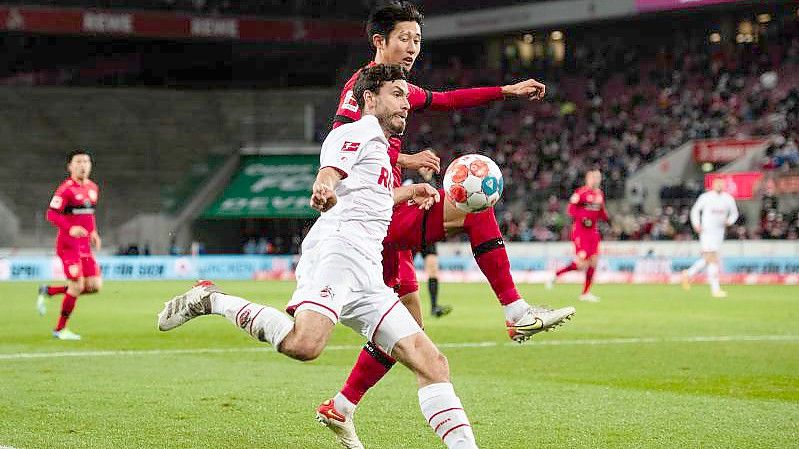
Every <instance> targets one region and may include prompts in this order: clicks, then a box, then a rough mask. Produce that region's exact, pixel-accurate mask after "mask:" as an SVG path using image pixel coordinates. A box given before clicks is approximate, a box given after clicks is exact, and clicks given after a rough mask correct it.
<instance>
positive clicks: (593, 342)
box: [0, 335, 799, 449]
mask: <svg viewBox="0 0 799 449" xmlns="http://www.w3.org/2000/svg"><path fill="white" fill-rule="evenodd" d="M768 341H777V342H799V335H717V336H692V337H665V338H662V337H633V338H604V339H577V340H543V341H537V342H534V343H532V344H526V345H519V344H517V343H512V342H496V341H483V342H464V343H437V346H438V347H439V348H442V349H461V348H491V347H497V346H514V347H527V348H535V347H537V346H581V345H587V346H603V345H625V344H657V343H723V342H768ZM360 348H361V346H360V345H330V346H328V347H327V348H325V350H326V351H355V350H358V349H360ZM273 351H274V350H273V349H272V347H249V348H243V347H242V348H192V349H141V350H111V351H102V350H99V351H55V352H18V353H5V354H3V353H0V360H31V359H41V358H56V357H118V356H148V355H182V354H227V353H243V352H273ZM0 449H8V448H6V447H5V446H0ZM10 449H14V448H10Z"/></svg>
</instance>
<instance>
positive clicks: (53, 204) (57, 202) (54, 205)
mask: <svg viewBox="0 0 799 449" xmlns="http://www.w3.org/2000/svg"><path fill="white" fill-rule="evenodd" d="M63 205H64V199H63V198H61V197H60V196H58V195H56V196H54V197H53V199H52V200H50V208H51V209H61V206H63Z"/></svg>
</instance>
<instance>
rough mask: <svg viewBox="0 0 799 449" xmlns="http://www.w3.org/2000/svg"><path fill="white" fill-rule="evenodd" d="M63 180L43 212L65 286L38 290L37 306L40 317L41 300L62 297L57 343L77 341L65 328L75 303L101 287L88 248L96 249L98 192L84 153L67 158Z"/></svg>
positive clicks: (43, 309) (76, 151) (88, 158)
mask: <svg viewBox="0 0 799 449" xmlns="http://www.w3.org/2000/svg"><path fill="white" fill-rule="evenodd" d="M67 171H68V172H69V178H67V179H66V180H65V181H64V182H62V183H61V185H59V186H58V188H57V189H56V191H55V194H54V195H53V199H52V200H50V208H49V209H48V210H47V220H48V221H49V222H50V223H52V224H53V226H55V227H56V228H58V236H57V237H56V254H57V255H58V257H59V258H61V262H62V263H63V265H64V275H65V276H66V277H67V285H59V286H55V285H50V286H47V285H42V286H41V287H39V298H38V302H37V306H38V309H39V313H40V314H42V315H43V314H44V312H45V311H46V308H45V301H44V298H45V296H53V295H59V294H63V295H64V299H63V301H62V302H61V315H60V316H59V318H58V323H57V324H56V327H55V329H54V330H53V336H54V337H55V338H58V339H59V340H80V335H78V334H76V333H74V332H72V331H70V330H69V329H68V328H67V327H66V326H67V320H69V317H70V315H71V314H72V311H73V310H74V309H75V302H76V301H77V300H78V296H79V295H82V294H89V293H97V292H98V291H99V290H100V288H101V287H102V285H103V280H102V278H101V277H100V267H99V266H98V265H97V261H96V260H95V259H94V255H93V254H92V249H91V246H92V245H93V246H94V247H95V248H97V249H100V246H101V241H100V235H99V234H98V233H97V225H96V223H95V220H94V208H95V207H96V206H97V200H98V198H99V195H100V190H99V188H98V187H97V184H95V183H94V182H92V181H91V180H90V179H89V174H91V171H92V158H91V156H90V155H89V153H87V152H86V151H83V150H75V151H73V152H71V153H69V155H68V156H67Z"/></svg>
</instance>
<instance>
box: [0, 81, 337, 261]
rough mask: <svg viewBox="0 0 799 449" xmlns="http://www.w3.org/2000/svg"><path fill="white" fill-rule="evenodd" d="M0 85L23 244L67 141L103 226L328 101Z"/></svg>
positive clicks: (314, 95) (7, 174)
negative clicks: (82, 151)
mask: <svg viewBox="0 0 799 449" xmlns="http://www.w3.org/2000/svg"><path fill="white" fill-rule="evenodd" d="M0 90H1V91H2V94H0V98H2V100H0V132H2V134H3V135H4V136H5V138H4V139H3V140H2V143H0V145H1V146H0V151H2V153H3V154H13V155H15V157H14V158H8V159H7V160H6V162H5V163H4V164H2V165H0V192H2V195H3V196H4V197H5V198H4V199H5V200H6V202H7V204H9V205H11V208H12V212H14V213H15V214H16V215H17V217H18V218H19V219H20V221H21V223H22V227H23V230H24V231H25V232H24V233H23V235H22V236H21V237H22V240H21V242H23V243H27V244H28V246H37V244H42V245H47V246H49V238H50V236H51V235H52V232H51V230H50V229H49V224H48V223H47V222H46V221H45V220H44V212H45V210H46V207H47V203H48V201H49V198H50V195H52V191H53V189H54V188H55V186H56V182H57V181H58V179H59V177H60V176H61V174H62V173H63V172H64V170H63V167H64V165H63V164H64V161H63V158H64V155H65V154H66V153H67V152H68V151H69V150H71V149H73V148H81V147H86V148H88V149H89V150H90V151H92V152H93V154H94V156H95V163H96V165H95V172H96V174H97V175H96V176H97V179H98V182H99V183H100V187H101V189H102V201H101V205H100V207H99V210H98V224H99V226H100V227H101V229H108V230H111V229H114V228H115V227H117V226H119V225H122V224H123V223H125V222H126V221H127V220H130V219H132V218H133V217H135V216H136V215H137V214H140V213H156V212H160V211H162V210H170V209H172V210H174V209H175V208H178V207H179V203H180V202H181V201H182V199H181V195H183V197H185V195H186V193H185V192H186V190H187V189H186V188H185V186H184V185H183V183H185V182H187V179H194V182H195V183H196V182H197V176H196V173H197V172H199V173H200V174H202V173H205V172H207V170H208V167H206V164H209V163H212V164H213V163H218V157H216V158H215V157H214V156H215V155H220V154H230V153H231V152H234V151H238V150H239V148H241V147H242V146H244V145H247V144H253V143H259V142H263V141H270V142H275V141H278V142H279V141H301V140H303V136H304V132H305V129H304V128H305V125H304V122H303V117H304V113H305V111H304V110H305V107H306V105H310V106H311V107H313V108H319V109H320V110H323V111H325V112H324V113H320V114H319V115H324V116H326V115H328V114H329V112H328V109H330V106H329V105H330V104H333V103H334V102H335V99H334V98H331V97H330V96H329V94H330V91H328V90H323V91H319V90H303V91H290V90H289V91H283V90H281V91H248V92H243V91H242V92H236V91H174V90H163V89H92V88H83V89H70V88H50V87H39V88H20V87H16V88H7V87H6V88H0ZM20 173H25V182H24V183H23V182H20V177H19V174H20ZM200 179H202V178H200ZM188 190H189V191H190V190H192V189H190V188H189V189H188ZM181 192H183V193H181ZM176 195H177V197H175V196H176ZM123 204H124V205H125V207H119V205H123ZM106 205H116V207H106ZM45 237H46V238H45ZM43 238H45V240H42V239H43Z"/></svg>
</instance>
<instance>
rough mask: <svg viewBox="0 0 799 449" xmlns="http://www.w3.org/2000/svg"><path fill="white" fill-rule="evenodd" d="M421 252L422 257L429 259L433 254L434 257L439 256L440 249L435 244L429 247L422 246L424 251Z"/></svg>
mask: <svg viewBox="0 0 799 449" xmlns="http://www.w3.org/2000/svg"><path fill="white" fill-rule="evenodd" d="M419 252H420V253H422V257H427V256H429V255H431V254H432V255H434V256H437V255H438V249H437V248H436V244H435V243H428V244H427V245H424V246H422V249H421V251H419Z"/></svg>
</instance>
